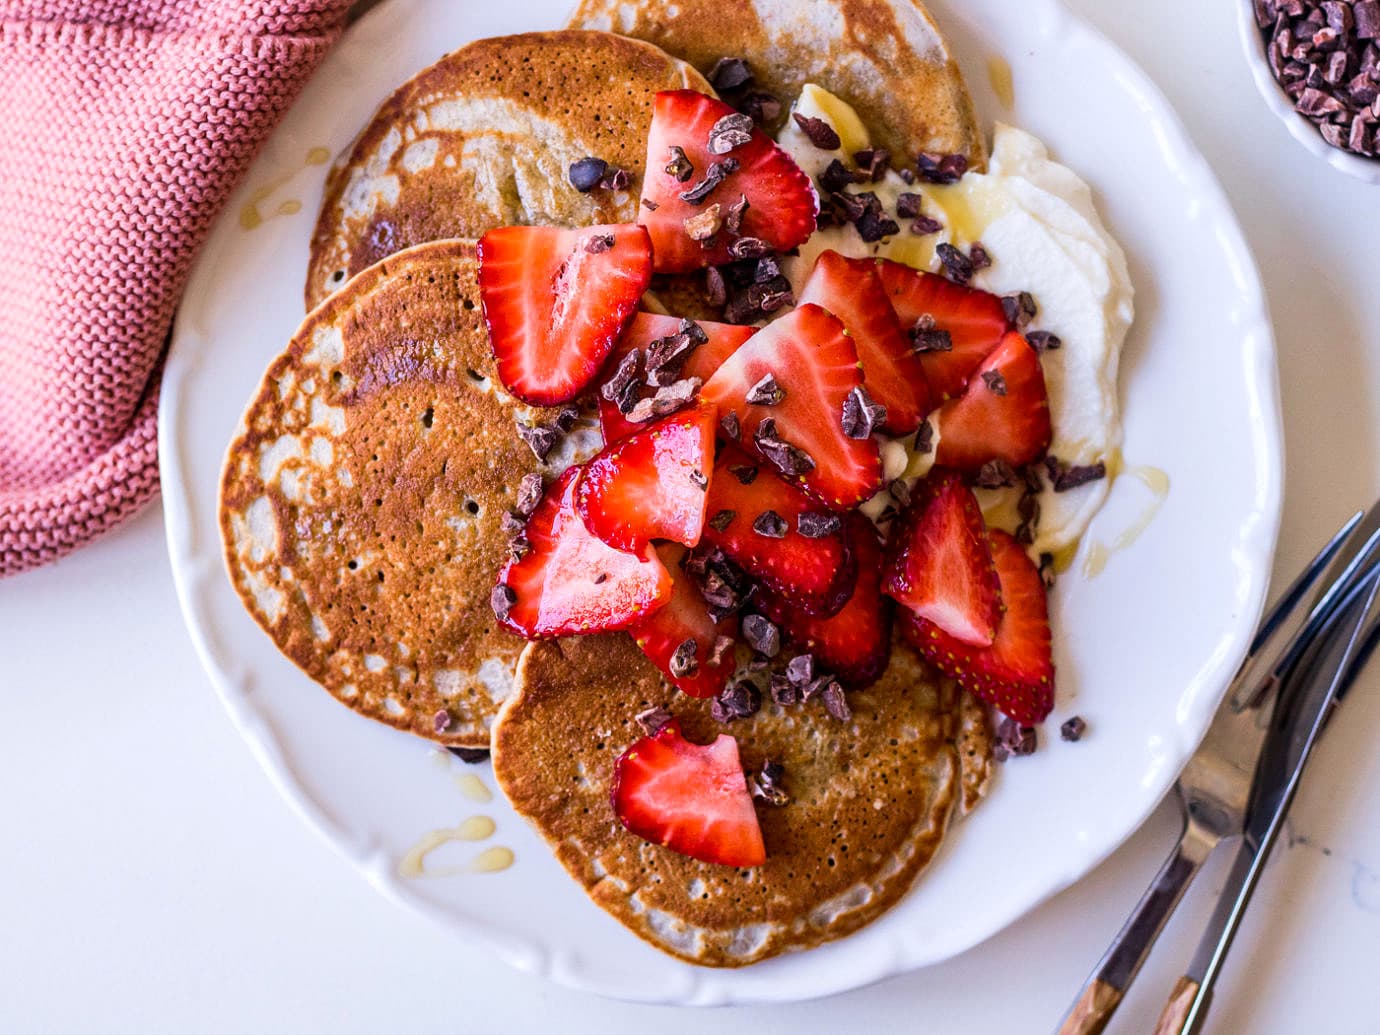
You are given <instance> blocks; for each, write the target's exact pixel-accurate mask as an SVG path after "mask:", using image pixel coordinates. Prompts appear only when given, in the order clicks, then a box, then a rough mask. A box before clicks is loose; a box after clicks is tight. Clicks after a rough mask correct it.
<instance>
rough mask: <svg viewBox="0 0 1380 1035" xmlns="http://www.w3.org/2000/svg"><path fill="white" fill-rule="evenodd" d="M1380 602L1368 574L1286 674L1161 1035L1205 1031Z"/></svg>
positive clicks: (1369, 638)
mask: <svg viewBox="0 0 1380 1035" xmlns="http://www.w3.org/2000/svg"><path fill="white" fill-rule="evenodd" d="M1377 599H1380V573H1372V574H1368V575H1367V576H1366V577H1365V578H1364V579H1362V580H1360V582H1358V583H1357V584H1355V585H1353V586H1351V587H1350V588H1349V589H1348V590H1347V591H1346V592H1345V594H1344V595H1343V596H1342V599H1340V600H1339V601H1338V603H1337V606H1338V609H1339V611H1340V619H1339V620H1338V622H1337V623H1336V624H1335V626H1334V627H1333V628H1332V629H1330V630H1328V631H1327V632H1326V633H1325V634H1324V635H1323V636H1321V637H1319V638H1318V641H1317V642H1316V643H1314V644H1312V645H1311V646H1310V647H1308V648H1307V649H1306V650H1304V651H1302V652H1300V654H1299V656H1298V658H1297V659H1296V662H1295V664H1294V666H1293V667H1292V668H1291V669H1290V670H1289V671H1288V672H1287V673H1285V674H1284V676H1283V679H1284V681H1285V683H1284V685H1282V686H1281V689H1280V699H1281V705H1280V707H1279V709H1278V713H1277V715H1276V717H1275V721H1274V722H1273V723H1272V725H1271V730H1270V735H1269V737H1268V739H1267V740H1266V743H1265V747H1264V749H1263V751H1262V753H1261V760H1260V766H1259V768H1258V769H1257V771H1256V786H1255V789H1254V791H1253V792H1252V796H1251V803H1250V806H1249V808H1248V812H1247V820H1246V829H1245V834H1244V837H1243V839H1242V843H1241V846H1240V848H1239V849H1238V850H1237V854H1236V859H1235V860H1234V862H1233V864H1232V869H1231V873H1230V875H1229V876H1228V878H1227V881H1226V886H1225V887H1224V889H1223V892H1222V897H1221V899H1220V900H1219V902H1218V904H1217V908H1216V910H1214V912H1213V915H1212V918H1211V920H1210V921H1209V922H1208V926H1207V929H1206V931H1205V932H1204V934H1203V938H1202V940H1201V941H1200V942H1199V944H1198V950H1197V952H1196V953H1195V954H1194V957H1193V961H1192V963H1190V964H1189V967H1188V969H1187V971H1186V972H1185V973H1184V975H1183V976H1182V977H1181V978H1179V980H1178V982H1177V984H1176V985H1175V986H1174V991H1173V992H1172V993H1171V994H1170V998H1169V1002H1168V1003H1167V1004H1166V1005H1165V1008H1164V1010H1163V1012H1162V1013H1161V1014H1160V1019H1159V1022H1158V1023H1157V1024H1156V1026H1155V1035H1193V1033H1195V1032H1198V1031H1200V1030H1201V1028H1202V1025H1203V1023H1204V1020H1205V1018H1206V1016H1207V1010H1208V1006H1209V1005H1210V1003H1211V999H1212V988H1213V984H1214V983H1215V982H1216V980H1217V977H1218V975H1219V974H1220V973H1221V969H1222V963H1223V961H1224V960H1225V959H1226V955H1227V952H1228V951H1229V950H1230V948H1231V945H1232V941H1233V939H1234V938H1235V936H1236V932H1237V930H1238V928H1239V926H1240V923H1241V918H1242V916H1243V915H1244V914H1245V911H1246V906H1247V905H1248V904H1249V903H1250V900H1251V896H1252V894H1253V893H1254V891H1255V888H1256V885H1257V884H1258V882H1259V880H1260V874H1261V873H1262V872H1263V870H1264V868H1265V863H1266V860H1267V859H1268V858H1269V855H1270V849H1271V848H1272V847H1273V846H1274V844H1275V841H1276V840H1278V838H1279V833H1280V831H1281V830H1282V829H1283V827H1284V819H1285V816H1286V815H1287V814H1288V812H1289V806H1290V804H1291V803H1292V802H1293V800H1294V795H1295V793H1296V792H1297V791H1298V786H1299V781H1300V779H1301V777H1302V775H1303V771H1304V769H1305V768H1306V767H1307V765H1308V760H1309V757H1310V756H1311V755H1312V752H1313V747H1314V745H1316V744H1317V741H1318V737H1319V735H1320V734H1321V733H1322V730H1323V727H1324V726H1325V725H1326V723H1327V720H1328V718H1329V716H1330V715H1331V713H1332V711H1333V710H1334V708H1335V707H1336V703H1337V701H1338V699H1339V698H1340V697H1341V696H1342V695H1343V694H1344V693H1345V692H1346V690H1347V689H1348V688H1349V687H1350V685H1351V683H1352V681H1354V680H1355V678H1356V676H1357V675H1358V674H1359V672H1360V670H1361V668H1362V666H1363V665H1364V662H1365V660H1366V659H1367V658H1368V657H1369V655H1370V652H1371V651H1372V650H1373V649H1374V648H1375V645H1376V638H1377V635H1378V631H1380V624H1377V621H1376V617H1377V613H1378V612H1380V608H1378V607H1377Z"/></svg>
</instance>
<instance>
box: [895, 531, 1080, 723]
mask: <svg viewBox="0 0 1380 1035" xmlns="http://www.w3.org/2000/svg"><path fill="white" fill-rule="evenodd" d="M991 537H992V559H993V561H994V562H995V564H996V568H997V578H998V579H999V580H1000V582H1001V598H1002V603H1003V606H1004V609H1005V611H1004V613H1003V615H1002V618H1001V623H1000V624H999V625H998V626H997V638H996V639H995V640H994V641H993V642H992V644H991V645H990V646H988V647H974V646H973V645H971V644H967V643H964V642H963V641H962V640H958V639H955V638H954V637H952V636H950V635H949V634H948V633H946V632H945V631H944V630H943V629H941V628H939V626H937V625H935V624H934V623H933V622H931V621H929V620H927V619H924V618H921V617H919V616H918V615H913V614H910V613H909V612H904V613H903V614H902V618H901V631H902V633H903V634H904V635H905V637H906V639H907V640H909V641H910V643H911V644H913V645H914V646H915V648H916V650H918V651H920V653H921V654H923V655H924V656H925V657H926V658H927V659H928V660H929V661H930V663H931V664H933V665H934V666H935V667H936V668H938V669H939V670H940V671H941V672H946V673H948V674H949V675H951V676H953V677H954V679H956V680H958V683H959V685H960V686H962V687H964V688H965V689H967V690H968V691H970V692H971V693H973V694H974V695H976V696H977V697H980V698H982V699H983V700H984V701H989V702H991V703H992V704H993V705H995V706H996V707H997V708H999V709H1001V711H1003V712H1005V713H1006V714H1007V715H1009V716H1011V718H1013V719H1015V720H1016V721H1017V722H1019V723H1021V724H1022V725H1024V726H1033V725H1035V724H1036V723H1038V722H1043V721H1044V720H1045V718H1046V716H1048V715H1049V713H1050V710H1051V709H1052V708H1053V707H1054V659H1053V654H1052V649H1051V646H1050V636H1049V603H1048V601H1047V600H1046V597H1045V584H1044V580H1043V579H1041V578H1040V572H1039V569H1037V568H1036V567H1035V564H1034V562H1033V561H1031V559H1030V558H1029V557H1028V556H1026V552H1025V548H1024V547H1022V546H1021V544H1020V543H1018V542H1016V540H1015V539H1014V538H1013V537H1012V536H1010V535H1008V534H1007V533H1005V532H1003V531H1000V530H999V529H993V530H992V533H991Z"/></svg>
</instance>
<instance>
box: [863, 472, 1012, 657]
mask: <svg viewBox="0 0 1380 1035" xmlns="http://www.w3.org/2000/svg"><path fill="white" fill-rule="evenodd" d="M882 589H883V591H884V592H885V593H886V594H887V595H888V596H889V597H891V599H893V600H895V601H896V602H897V603H899V604H901V605H902V606H904V607H908V608H909V609H910V610H911V611H913V612H915V614H917V615H919V616H920V617H921V618H926V619H929V620H930V621H931V622H933V623H934V624H935V625H937V626H939V628H941V629H943V630H944V631H945V632H947V633H948V634H949V635H950V636H953V637H956V638H957V639H960V640H962V641H963V642H964V643H971V644H975V645H977V646H986V645H987V644H989V643H991V642H992V639H993V638H994V637H995V636H996V635H997V623H998V622H999V621H1000V620H1001V586H1000V584H999V583H998V581H997V570H996V568H995V567H993V565H992V547H991V544H990V543H989V542H988V538H987V526H986V524H984V523H983V520H982V508H981V507H979V506H978V501H977V497H976V496H974V495H973V490H972V489H970V488H968V486H967V485H965V484H964V483H963V480H962V478H960V477H959V476H958V475H957V474H956V473H954V472H953V471H942V470H941V471H935V472H934V473H932V474H931V475H930V476H929V478H927V479H926V480H925V483H924V485H922V486H921V487H920V489H919V490H918V491H917V492H916V493H915V496H914V498H913V500H912V501H911V504H910V506H909V507H907V508H906V509H905V510H904V511H902V513H901V515H900V517H898V518H897V519H896V521H895V523H894V524H893V525H892V526H891V536H890V539H889V540H888V541H887V550H886V574H885V575H884V577H883V579H882Z"/></svg>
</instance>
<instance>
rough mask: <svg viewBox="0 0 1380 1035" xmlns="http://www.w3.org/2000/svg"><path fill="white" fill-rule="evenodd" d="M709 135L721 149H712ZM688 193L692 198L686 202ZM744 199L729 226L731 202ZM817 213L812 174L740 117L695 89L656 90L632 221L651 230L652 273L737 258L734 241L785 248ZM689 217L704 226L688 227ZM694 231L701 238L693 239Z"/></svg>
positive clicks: (808, 229) (806, 231) (810, 228)
mask: <svg viewBox="0 0 1380 1035" xmlns="http://www.w3.org/2000/svg"><path fill="white" fill-rule="evenodd" d="M721 119H729V120H730V122H729V123H721V122H720V120H721ZM734 123H741V125H733V124H734ZM716 125H717V126H718V127H719V132H714V131H715V129H716ZM743 126H745V127H747V128H746V129H743V128H742V127H743ZM725 129H727V130H728V132H724V130H725ZM711 139H712V140H713V142H714V145H715V146H717V147H718V148H720V149H721V153H717V154H716V153H713V152H712V151H711V150H710V147H711ZM707 179H708V181H710V185H709V186H708V187H706V182H707ZM715 179H717V181H718V182H717V185H716V186H715V185H712V181H713V180H715ZM686 194H689V195H690V196H691V197H692V199H695V200H692V201H686V200H685V198H684V195H686ZM701 194H702V195H703V196H702V197H701V196H700V195H701ZM744 198H746V199H747V208H746V209H745V210H743V211H742V212H741V213H740V214H739V216H738V217H737V220H738V221H737V229H736V231H735V230H733V229H732V223H733V213H734V212H735V211H736V209H734V206H735V205H739V206H741V204H742V199H744ZM715 206H717V208H716V207H715ZM818 213H819V198H818V197H817V196H816V194H815V190H814V187H813V186H812V185H811V183H810V178H809V177H808V176H807V175H805V173H804V172H802V171H801V169H800V167H799V166H798V165H796V164H795V162H794V161H792V160H791V157H790V155H788V154H786V152H785V151H782V150H781V149H780V148H779V147H777V146H776V144H775V143H773V142H772V140H771V138H770V137H768V136H767V135H766V134H765V133H763V132H762V131H761V130H760V129H757V128H756V127H755V126H753V125H752V122H751V120H749V119H747V117H746V116H743V115H739V113H738V112H736V111H734V110H733V109H732V108H730V107H729V106H728V105H727V104H725V103H724V102H723V101H719V100H715V99H714V98H713V97H707V96H705V95H704V94H702V93H696V92H695V91H694V90H667V91H664V92H662V93H659V94H657V95H656V103H655V106H654V107H653V109H652V128H651V132H650V134H649V135H648V137H647V166H646V168H645V169H644V170H643V173H642V204H641V206H640V207H639V209H638V215H637V220H638V222H639V223H642V224H643V225H644V226H646V228H647V230H648V232H649V233H650V234H651V235H652V250H653V257H654V261H655V264H656V271H657V272H658V273H684V272H686V271H688V270H694V269H700V268H702V267H705V266H711V265H712V266H719V265H722V264H724V263H726V262H728V261H729V260H730V259H731V258H735V256H733V255H732V254H731V253H730V251H729V247H730V245H732V244H733V242H734V241H737V240H739V239H740V238H749V237H750V238H756V239H758V240H759V241H764V242H766V244H767V245H768V246H769V247H770V248H771V249H773V250H774V251H778V252H788V251H790V250H791V249H792V248H795V247H796V246H797V245H800V244H803V243H804V241H805V239H806V238H807V237H809V236H810V234H812V233H814V229H815V216H816V215H818ZM687 220H701V221H705V222H707V223H708V224H709V225H708V226H706V227H704V228H697V227H696V224H695V222H691V224H690V225H689V226H687V225H686V221H687ZM725 223H727V224H728V225H724V224H725ZM715 224H718V225H717V226H716V225H715ZM692 232H694V233H697V234H703V235H704V236H703V238H702V239H700V240H696V239H695V238H694V237H691V236H690V235H691V233H692ZM759 254H760V253H759ZM736 257H738V258H741V256H736Z"/></svg>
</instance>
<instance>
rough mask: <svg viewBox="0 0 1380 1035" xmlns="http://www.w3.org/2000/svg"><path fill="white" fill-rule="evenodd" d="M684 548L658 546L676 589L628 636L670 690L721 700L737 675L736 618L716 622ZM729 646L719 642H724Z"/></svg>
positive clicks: (631, 629)
mask: <svg viewBox="0 0 1380 1035" xmlns="http://www.w3.org/2000/svg"><path fill="white" fill-rule="evenodd" d="M686 553H687V551H686V549H685V547H683V546H677V545H675V544H666V545H664V546H659V547H657V551H656V554H657V558H658V559H659V560H660V561H661V563H662V566H663V567H664V568H665V569H666V570H667V571H669V572H670V573H671V580H672V582H673V583H674V588H673V589H672V590H671V599H670V601H669V602H667V604H666V606H665V607H662V608H658V609H657V610H656V611H653V612H652V613H651V614H650V615H648V616H647V617H646V618H644V619H643V620H642V621H640V622H638V623H637V624H635V625H632V626H629V627H628V632H629V633H630V634H631V635H632V638H633V639H634V640H636V641H637V645H638V646H639V647H640V648H642V653H643V654H645V655H647V657H649V658H651V660H652V661H653V663H654V664H655V665H656V667H657V668H659V669H661V674H662V675H664V676H665V677H666V679H667V681H668V682H669V683H671V685H672V686H674V687H676V688H677V689H678V690H680V691H682V692H683V693H687V694H689V695H690V696H691V697H717V696H718V695H719V694H721V693H723V691H724V687H725V686H727V685H728V677H729V676H731V675H733V669H734V660H735V659H734V656H733V655H734V652H733V646H732V641H733V620H732V619H731V618H725V619H723V620H722V621H720V622H717V623H716V622H715V621H714V619H713V618H711V617H710V615H709V609H708V607H707V606H706V604H705V602H704V597H703V596H702V595H701V594H700V590H699V587H698V586H696V585H695V580H694V579H693V578H691V577H690V575H689V574H688V573H687V572H686V571H685V568H684V564H685V555H686ZM725 640H726V641H727V643H721V641H725Z"/></svg>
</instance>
